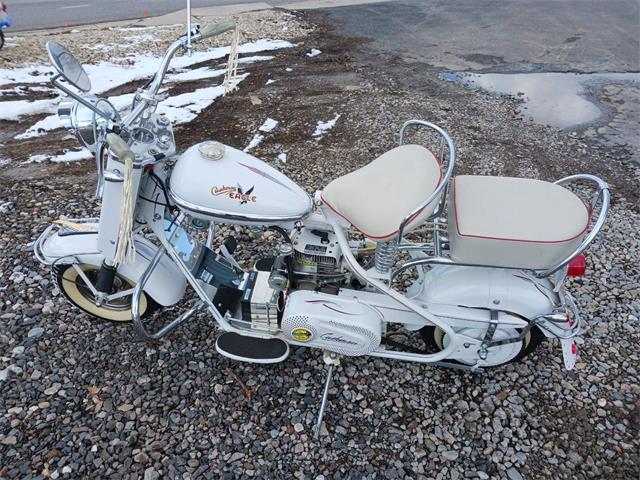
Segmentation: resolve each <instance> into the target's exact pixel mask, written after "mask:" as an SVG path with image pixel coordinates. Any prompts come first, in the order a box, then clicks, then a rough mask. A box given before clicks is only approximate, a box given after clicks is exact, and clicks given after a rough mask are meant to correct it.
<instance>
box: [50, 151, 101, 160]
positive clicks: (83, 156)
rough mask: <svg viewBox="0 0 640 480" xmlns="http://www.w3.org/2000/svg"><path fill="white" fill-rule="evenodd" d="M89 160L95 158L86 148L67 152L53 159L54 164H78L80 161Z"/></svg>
mask: <svg viewBox="0 0 640 480" xmlns="http://www.w3.org/2000/svg"><path fill="white" fill-rule="evenodd" d="M89 158H93V153H91V152H90V151H89V150H87V149H86V148H83V149H81V150H67V151H66V152H64V153H63V154H61V155H55V156H53V157H51V161H52V162H77V161H78V160H87V159H89Z"/></svg>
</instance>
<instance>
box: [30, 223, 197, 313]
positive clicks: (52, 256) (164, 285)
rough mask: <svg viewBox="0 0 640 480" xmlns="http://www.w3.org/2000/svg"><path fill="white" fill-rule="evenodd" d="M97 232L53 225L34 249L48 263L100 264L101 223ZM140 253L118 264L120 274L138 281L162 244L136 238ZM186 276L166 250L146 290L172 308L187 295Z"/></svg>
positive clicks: (43, 261) (157, 300) (138, 236)
mask: <svg viewBox="0 0 640 480" xmlns="http://www.w3.org/2000/svg"><path fill="white" fill-rule="evenodd" d="M85 225H86V226H87V227H90V226H95V227H96V230H95V231H79V232H73V231H68V230H59V229H55V228H49V229H47V231H45V232H44V234H43V235H42V236H41V237H40V238H39V239H38V240H37V241H36V242H35V244H34V252H35V254H36V257H37V258H38V260H40V261H41V262H42V263H44V264H46V265H53V264H64V263H73V262H77V263H86V264H89V265H95V266H97V267H100V266H101V265H102V260H103V256H102V253H101V252H100V250H99V249H98V231H97V224H89V223H87V224H85ZM134 246H135V249H136V256H135V259H134V261H132V262H129V263H125V264H122V265H119V266H118V269H117V270H118V273H120V274H122V276H123V277H126V278H128V279H129V280H132V281H133V282H135V283H137V282H138V280H139V279H140V277H141V276H142V274H143V273H144V271H145V270H146V269H147V267H148V266H149V263H150V262H151V259H152V258H153V256H154V255H155V253H156V252H157V250H158V247H157V246H156V245H154V244H153V243H151V242H150V241H149V240H147V239H146V238H144V237H142V236H140V235H136V236H135V237H134ZM186 287H187V282H186V279H185V278H184V275H183V274H182V272H181V271H180V269H179V268H178V266H177V265H176V264H175V263H174V262H173V260H171V258H170V257H169V256H168V255H167V254H166V253H165V254H164V255H163V256H162V259H161V260H160V263H158V266H157V267H156V268H155V270H154V271H153V274H152V275H151V277H150V278H149V280H148V281H147V283H146V285H145V287H144V291H145V293H147V294H148V295H149V296H150V297H151V298H153V299H154V300H155V301H156V302H157V303H159V304H160V305H162V306H165V307H168V306H170V305H174V304H176V303H177V302H178V301H180V299H181V298H182V297H183V296H184V292H185V289H186Z"/></svg>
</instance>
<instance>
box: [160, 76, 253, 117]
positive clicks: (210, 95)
mask: <svg viewBox="0 0 640 480" xmlns="http://www.w3.org/2000/svg"><path fill="white" fill-rule="evenodd" d="M248 75H249V74H248V73H245V74H244V75H240V76H238V77H236V79H235V81H234V83H233V86H235V85H238V83H240V82H241V81H242V80H244V79H245V78H247V76H248ZM222 95H224V87H223V86H222V85H217V86H215V87H205V88H198V89H197V90H194V91H193V92H185V93H182V94H180V95H176V96H173V97H169V98H167V99H166V100H163V101H162V102H160V104H159V105H158V113H160V114H164V115H166V116H167V117H168V118H169V119H170V120H171V121H172V122H174V123H186V122H190V121H191V120H193V119H194V118H196V117H197V116H198V114H199V113H200V112H201V111H202V110H204V109H205V108H207V107H208V106H209V105H211V104H212V103H213V102H214V100H215V99H216V98H218V97H221V96H222Z"/></svg>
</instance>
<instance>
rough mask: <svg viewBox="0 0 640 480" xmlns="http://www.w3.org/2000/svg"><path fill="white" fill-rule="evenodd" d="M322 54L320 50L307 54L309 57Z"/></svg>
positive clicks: (315, 49)
mask: <svg viewBox="0 0 640 480" xmlns="http://www.w3.org/2000/svg"><path fill="white" fill-rule="evenodd" d="M321 53H322V51H320V50H318V49H317V48H312V49H311V51H310V52H309V53H307V57H316V56H318V55H320V54H321Z"/></svg>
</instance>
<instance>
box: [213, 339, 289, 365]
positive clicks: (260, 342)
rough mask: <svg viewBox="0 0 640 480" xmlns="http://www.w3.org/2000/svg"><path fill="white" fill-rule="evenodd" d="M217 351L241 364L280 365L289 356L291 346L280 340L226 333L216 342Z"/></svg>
mask: <svg viewBox="0 0 640 480" xmlns="http://www.w3.org/2000/svg"><path fill="white" fill-rule="evenodd" d="M216 351H217V352H218V353H219V354H220V355H222V356H224V357H227V358H230V359H232V360H238V361H240V362H249V363H278V362H281V361H283V360H284V359H285V358H287V357H288V356H289V344H288V343H287V342H285V341H283V340H280V339H279V338H257V337H248V336H246V335H240V334H237V333H235V332H225V333H223V334H222V335H220V336H219V337H218V339H217V340H216Z"/></svg>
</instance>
